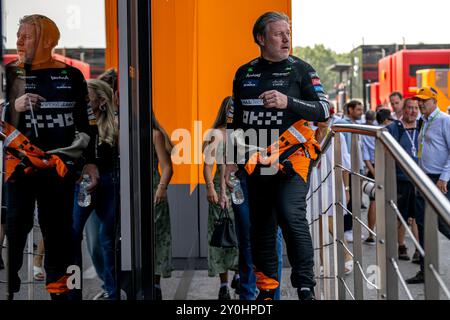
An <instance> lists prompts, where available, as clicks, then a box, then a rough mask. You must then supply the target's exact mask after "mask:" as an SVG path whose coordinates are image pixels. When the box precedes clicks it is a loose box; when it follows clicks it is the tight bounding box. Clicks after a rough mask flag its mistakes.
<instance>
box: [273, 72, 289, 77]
mask: <svg viewBox="0 0 450 320" xmlns="http://www.w3.org/2000/svg"><path fill="white" fill-rule="evenodd" d="M290 74H291V73H290V72H275V73H272V75H273V76H274V77H289V75H290Z"/></svg>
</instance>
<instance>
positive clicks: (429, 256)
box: [424, 201, 439, 300]
mask: <svg viewBox="0 0 450 320" xmlns="http://www.w3.org/2000/svg"><path fill="white" fill-rule="evenodd" d="M424 219H425V221H424V223H425V228H424V229H425V230H424V238H425V239H424V242H425V248H424V249H425V257H424V258H425V261H424V269H425V270H424V271H425V299H426V300H439V282H438V281H437V279H436V278H435V277H434V275H433V272H432V271H431V269H430V265H433V266H434V268H435V269H436V271H437V272H438V273H439V237H438V218H437V214H436V213H435V212H434V211H433V208H432V207H431V206H430V204H429V203H428V201H427V202H426V203H425V217H424Z"/></svg>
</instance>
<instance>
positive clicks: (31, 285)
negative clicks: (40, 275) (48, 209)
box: [25, 218, 34, 301]
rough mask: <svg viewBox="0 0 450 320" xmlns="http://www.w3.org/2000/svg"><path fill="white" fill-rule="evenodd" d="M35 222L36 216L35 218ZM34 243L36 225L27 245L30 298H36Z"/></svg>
mask: <svg viewBox="0 0 450 320" xmlns="http://www.w3.org/2000/svg"><path fill="white" fill-rule="evenodd" d="M33 223H34V218H33ZM33 243H34V227H33V228H32V229H31V231H30V233H29V234H28V236H27V246H26V249H25V250H26V251H27V253H26V256H27V278H28V280H27V282H28V284H27V289H28V300H30V301H31V300H34V277H33V265H34V256H33Z"/></svg>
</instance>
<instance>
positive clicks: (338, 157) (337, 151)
mask: <svg viewBox="0 0 450 320" xmlns="http://www.w3.org/2000/svg"><path fill="white" fill-rule="evenodd" d="M340 138H341V137H340V134H339V133H338V134H336V135H335V137H334V164H335V185H334V192H335V199H336V203H338V202H341V203H343V202H344V201H343V198H344V195H343V193H342V169H341V168H340V167H339V166H342V154H341V140H340ZM333 220H334V226H333V228H334V229H333V231H334V234H333V237H334V238H335V239H338V240H341V241H344V210H343V209H342V207H341V206H339V205H337V206H336V213H335V217H334V219H333ZM344 250H345V249H344V247H342V245H340V244H338V243H336V245H335V259H334V264H335V265H334V270H335V276H336V285H335V286H336V288H337V299H338V300H345V299H346V297H345V296H346V291H345V287H344V284H343V283H342V282H341V281H339V279H340V278H341V279H343V278H344V275H345V270H344V269H345V260H344Z"/></svg>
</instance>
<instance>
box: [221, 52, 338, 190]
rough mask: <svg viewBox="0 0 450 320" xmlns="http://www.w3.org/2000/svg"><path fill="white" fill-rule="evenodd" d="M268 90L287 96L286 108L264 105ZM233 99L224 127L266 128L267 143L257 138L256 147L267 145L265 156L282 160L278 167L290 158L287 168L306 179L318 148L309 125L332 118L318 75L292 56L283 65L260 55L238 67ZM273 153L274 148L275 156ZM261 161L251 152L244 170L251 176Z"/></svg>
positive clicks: (245, 129) (282, 62)
mask: <svg viewBox="0 0 450 320" xmlns="http://www.w3.org/2000/svg"><path fill="white" fill-rule="evenodd" d="M269 90H277V91H279V92H281V93H283V94H285V95H287V97H288V106H287V109H276V108H270V109H267V108H265V107H264V103H263V101H262V100H261V99H258V97H259V96H260V95H261V94H262V93H264V92H266V91H269ZM233 98H234V107H233V110H232V111H231V112H229V117H228V121H227V122H228V125H227V129H232V130H237V129H243V130H244V132H245V131H247V130H249V129H254V130H256V132H258V130H260V129H262V130H264V129H266V130H268V131H267V132H268V136H269V139H268V140H267V141H261V140H260V139H259V138H258V146H259V147H264V148H265V147H267V146H269V147H268V148H267V150H268V155H269V156H270V157H271V158H278V159H279V160H281V161H280V168H281V169H283V168H282V166H283V164H282V162H283V160H285V159H289V165H292V167H293V170H294V171H295V172H296V173H298V174H299V175H300V176H301V177H302V178H303V179H304V180H305V181H306V180H307V176H308V171H309V165H310V161H311V160H315V159H316V158H317V154H318V151H319V149H320V147H319V144H318V143H317V142H316V141H315V139H314V131H313V129H312V128H311V127H310V125H309V121H318V122H322V121H326V119H327V118H329V117H330V113H329V109H330V104H329V102H328V100H327V98H326V95H325V91H324V89H323V86H322V84H321V81H320V78H319V75H318V74H317V72H316V71H315V70H314V69H313V68H312V67H311V66H310V65H309V64H307V63H306V62H304V61H302V60H301V59H299V58H297V57H293V56H290V57H289V58H288V59H286V60H284V61H281V62H269V61H267V60H265V59H263V58H261V57H260V58H258V59H256V60H253V61H252V62H250V63H248V64H246V65H244V66H242V67H240V68H239V69H238V71H237V73H236V75H235V79H234V82H233ZM273 129H277V130H278V131H279V137H275V138H274V137H270V130H273ZM273 150H278V151H277V152H276V153H275V155H274V154H273V152H271V151H273ZM259 157H260V155H259V154H253V155H249V156H248V158H247V159H246V160H247V163H246V166H245V169H246V170H247V172H248V173H249V174H253V172H254V168H255V166H254V163H255V160H256V162H257V163H261V164H263V162H264V161H260V160H261V159H258V158H259ZM266 160H267V159H266ZM227 161H229V160H228V159H227Z"/></svg>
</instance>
